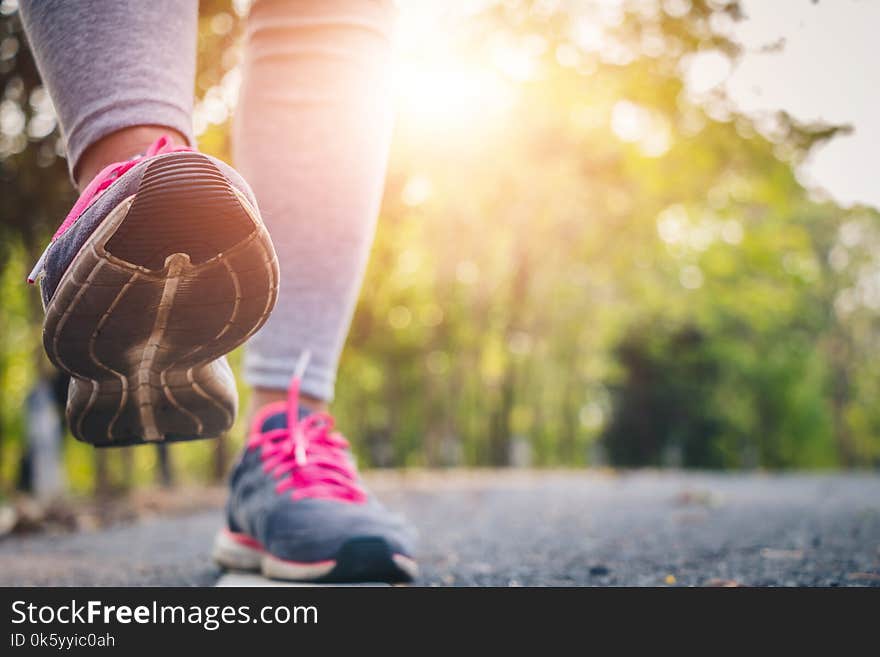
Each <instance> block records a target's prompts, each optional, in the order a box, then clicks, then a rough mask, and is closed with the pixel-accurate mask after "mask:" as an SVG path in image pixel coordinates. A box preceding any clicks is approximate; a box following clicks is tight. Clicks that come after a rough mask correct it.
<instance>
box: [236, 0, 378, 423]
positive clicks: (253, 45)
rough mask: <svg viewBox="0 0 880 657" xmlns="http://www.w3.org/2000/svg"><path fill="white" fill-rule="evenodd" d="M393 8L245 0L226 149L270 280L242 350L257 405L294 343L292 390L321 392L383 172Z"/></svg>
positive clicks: (322, 395)
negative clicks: (247, 199) (274, 262)
mask: <svg viewBox="0 0 880 657" xmlns="http://www.w3.org/2000/svg"><path fill="white" fill-rule="evenodd" d="M394 13H395V10H394V7H393V5H392V3H391V2H390V1H387V2H386V1H374V0H321V1H320V2H308V1H302V0H301V1H292V2H277V1H276V2H273V1H264V0H257V1H256V2H255V3H254V6H253V7H252V9H251V14H250V17H249V18H248V26H247V35H246V41H245V54H244V75H243V83H242V89H241V100H240V105H239V109H238V112H237V115H236V123H235V130H234V156H235V163H236V166H237V167H238V168H239V170H240V171H241V172H242V174H243V175H244V176H245V177H246V178H247V180H248V181H249V182H250V184H251V185H252V186H253V189H254V192H255V193H256V196H257V198H258V199H259V203H260V210H261V212H262V214H263V218H264V220H265V222H266V225H267V227H268V228H269V232H270V234H271V235H272V239H273V241H274V243H275V248H276V251H277V253H278V259H279V264H280V268H281V279H282V282H281V286H280V295H279V301H278V304H277V306H276V307H275V311H274V313H273V314H272V316H271V317H270V318H269V321H268V322H267V323H266V325H265V326H264V327H263V328H262V329H261V330H260V332H259V333H257V335H256V336H254V338H253V339H252V340H251V341H250V343H249V344H248V351H247V353H246V356H245V378H246V380H247V382H248V383H250V384H251V385H252V386H254V387H256V388H257V391H256V392H257V394H256V395H255V399H254V406H255V407H257V408H258V407H260V406H262V405H263V404H264V403H267V402H269V401H273V400H275V399H276V398H282V397H283V395H284V393H283V391H284V389H286V388H287V385H288V383H289V381H290V377H291V374H292V373H293V370H294V365H295V363H296V360H297V357H298V356H299V355H300V353H301V352H302V351H304V350H306V349H308V350H309V351H310V352H311V361H310V365H309V367H308V368H307V370H306V373H305V376H304V379H303V388H302V390H303V394H304V395H307V396H308V397H311V398H312V401H313V402H314V401H316V400H317V401H318V402H320V401H325V402H326V401H329V400H330V399H331V398H332V396H333V386H334V380H335V376H336V367H337V363H338V360H339V355H340V352H341V350H342V346H343V343H344V341H345V337H346V334H347V333H348V328H349V322H350V320H351V315H352V312H353V309H354V305H355V302H356V299H357V295H358V292H359V289H360V286H361V280H362V277H363V273H364V268H365V264H366V260H367V255H368V251H369V248H370V245H371V243H372V239H373V233H374V229H375V222H376V215H377V212H378V209H379V203H380V200H381V194H382V187H383V181H384V176H385V168H386V161H387V154H388V145H389V141H390V134H391V107H390V99H389V92H388V82H389V55H390V34H391V28H392V23H393V19H394ZM319 405H320V404H319Z"/></svg>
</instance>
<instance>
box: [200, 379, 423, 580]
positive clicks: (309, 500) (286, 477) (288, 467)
mask: <svg viewBox="0 0 880 657" xmlns="http://www.w3.org/2000/svg"><path fill="white" fill-rule="evenodd" d="M299 386H300V376H299V374H297V375H295V376H294V378H293V381H292V383H291V386H290V390H289V392H288V399H287V401H280V402H275V403H273V404H269V405H267V406H265V407H263V408H262V409H260V411H259V412H258V413H257V414H256V415H255V417H254V419H253V423H252V426H251V430H250V436H249V438H248V441H247V446H246V448H245V450H244V452H243V454H242V456H241V458H240V459H239V461H238V463H237V464H236V466H235V468H234V470H233V472H232V476H231V482H230V489H231V490H230V495H229V502H228V504H227V509H226V523H227V524H226V527H225V528H224V529H222V530H221V531H220V532H219V533H218V535H217V538H216V540H215V542H214V551H213V556H214V560H215V561H216V562H217V563H218V564H220V565H221V566H222V567H224V568H231V569H235V570H251V571H259V572H262V574H263V575H265V576H266V577H270V578H275V579H283V580H296V581H314V582H408V581H411V580H412V579H414V578H415V577H416V575H417V572H418V569H417V567H416V562H415V560H414V559H413V544H414V541H415V532H414V530H413V529H412V528H411V527H410V526H409V525H408V524H407V523H406V522H405V521H404V520H403V519H402V518H401V517H399V516H397V515H395V514H393V513H391V512H390V511H389V510H388V509H387V508H385V507H384V506H383V505H382V504H381V503H380V502H378V501H377V500H376V499H375V497H374V496H373V495H372V494H370V493H369V492H367V491H366V489H365V488H364V485H363V482H362V481H361V480H360V477H359V476H358V474H357V470H356V467H355V464H354V459H353V457H352V455H351V453H350V451H349V445H348V442H347V441H346V440H345V438H343V437H342V436H341V435H340V434H339V433H337V432H336V431H334V430H333V424H334V421H333V418H332V417H331V416H330V415H329V414H327V413H320V412H309V411H308V410H307V409H305V408H302V407H301V406H300V405H299V403H298V399H299Z"/></svg>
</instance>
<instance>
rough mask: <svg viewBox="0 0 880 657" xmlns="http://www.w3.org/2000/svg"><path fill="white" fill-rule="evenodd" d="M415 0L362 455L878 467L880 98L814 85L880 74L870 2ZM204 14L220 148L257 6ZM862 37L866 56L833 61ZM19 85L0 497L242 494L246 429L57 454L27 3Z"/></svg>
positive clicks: (43, 172)
mask: <svg viewBox="0 0 880 657" xmlns="http://www.w3.org/2000/svg"><path fill="white" fill-rule="evenodd" d="M400 4H401V15H400V26H399V37H398V42H397V44H396V49H397V53H396V57H395V61H396V64H395V65H396V67H397V70H396V71H395V77H396V102H397V108H398V119H397V127H396V133H395V139H394V145H393V153H392V159H391V165H390V171H389V175H388V181H387V186H386V191H385V198H384V205H383V208H382V213H381V219H380V222H379V232H378V236H377V238H376V243H375V247H374V249H373V253H372V259H371V262H370V267H369V271H368V274H367V279H366V283H365V285H364V289H363V293H362V296H361V299H360V304H359V307H358V310H357V313H356V316H355V319H354V323H353V326H352V329H351V335H350V339H349V342H348V345H347V347H346V351H345V354H344V358H343V365H342V371H341V374H340V378H339V386H338V398H337V401H336V402H335V405H334V411H335V414H336V415H337V419H338V422H339V424H340V425H341V427H342V428H343V429H344V431H345V433H346V434H347V435H348V436H350V437H352V438H353V439H354V446H355V449H356V452H357V455H358V457H359V459H360V460H361V462H362V463H363V464H365V465H367V466H373V467H382V468H384V467H395V468H397V467H431V468H442V467H456V466H518V467H560V466H564V467H583V466H623V467H632V466H666V467H686V468H713V469H728V468H729V469H742V468H748V469H754V468H766V469H793V468H798V469H803V468H811V469H812V468H877V467H878V465H880V405H878V404H877V400H878V398H880V369H878V367H877V364H876V362H875V359H874V355H875V353H877V348H878V341H880V259H878V258H880V215H878V213H877V211H876V210H875V209H873V208H872V207H871V203H872V202H874V201H878V202H880V199H877V198H874V199H872V198H871V197H870V195H871V193H874V194H875V195H876V194H877V190H876V189H875V187H876V185H875V183H874V181H872V180H870V172H871V171H872V170H873V171H876V170H877V169H876V167H874V168H873V169H872V168H871V167H870V166H868V164H867V163H866V162H868V161H867V160H866V161H861V160H859V159H858V158H859V157H860V156H857V155H853V154H852V152H851V150H849V151H833V150H831V148H832V147H833V145H834V144H837V143H843V144H847V143H849V144H858V143H861V144H862V146H864V143H863V142H858V140H857V141H855V142H853V141H850V142H847V141H846V140H847V139H849V140H852V139H853V138H854V137H859V136H860V135H862V134H863V132H861V130H862V126H861V125H859V124H856V130H855V131H854V132H853V131H852V126H851V125H848V124H847V123H848V122H849V121H850V120H851V118H852V117H848V116H842V115H840V114H839V113H838V114H836V115H835V110H834V108H832V109H827V101H828V99H831V98H834V99H837V100H838V101H839V103H838V105H839V106H840V105H841V104H842V106H844V107H846V106H847V105H855V106H856V109H858V110H859V111H860V112H862V113H863V114H865V113H867V114H868V115H870V114H873V115H874V116H876V115H877V109H878V106H877V105H874V106H873V107H871V106H870V105H868V104H867V102H866V101H865V98H864V93H865V92H864V90H863V89H862V88H861V87H859V86H858V85H853V86H852V88H851V89H850V92H847V90H846V89H843V90H842V91H841V90H839V89H838V90H836V91H832V92H830V93H829V92H826V91H825V90H824V89H823V88H822V87H821V86H820V85H819V81H820V79H821V77H822V74H823V70H825V72H826V73H827V72H830V75H831V76H832V78H833V79H834V80H838V81H839V80H841V79H847V78H846V75H847V74H848V75H850V76H851V75H852V74H853V71H854V70H855V71H856V72H857V73H856V74H857V75H861V74H863V73H861V72H862V70H863V69H864V67H866V66H867V64H868V62H869V61H873V60H872V59H868V58H866V57H861V55H859V52H858V44H859V43H861V42H860V41H858V39H857V38H856V37H857V36H858V35H859V34H862V33H863V32H864V30H865V28H866V27H869V26H870V25H876V22H874V23H871V22H870V21H867V20H863V19H864V16H861V17H860V15H859V14H858V11H862V12H865V11H867V12H873V11H874V9H871V7H870V3H847V2H843V1H842V0H841V2H838V3H831V4H836V6H837V9H833V8H832V9H829V8H828V5H829V4H830V3H825V2H823V3H818V5H817V3H815V2H810V1H809V0H789V1H788V2H780V3H773V4H772V7H773V11H772V12H770V11H768V8H767V5H769V4H770V3H763V5H764V8H762V7H761V5H762V3H760V2H748V3H745V4H743V3H739V2H730V1H726V0H582V1H574V0H568V1H566V0H531V1H528V0H505V1H490V0H467V1H465V0H456V1H453V2H440V1H439V0H438V1H437V2H429V1H427V0H424V1H415V0H412V1H410V2H401V3H400ZM865 4H868V5H869V6H868V7H865V6H864V5H865ZM201 5H202V17H201V19H200V21H201V22H200V35H199V74H198V78H197V81H196V93H197V96H198V98H199V101H198V107H197V111H196V114H195V116H194V122H195V126H196V131H197V133H198V134H199V139H200V142H199V144H200V147H201V148H202V150H204V151H206V152H208V153H211V154H213V155H217V156H219V157H223V158H226V159H228V157H229V152H230V149H229V122H230V117H231V113H232V111H233V110H234V107H235V102H236V95H237V89H238V82H239V73H238V69H237V62H238V57H239V41H240V35H241V30H242V17H243V16H244V14H245V13H246V10H247V3H246V2H224V1H220V0H210V1H203V2H201ZM859 5H861V7H862V8H861V9H858V6H859ZM842 7H843V8H842ZM846 7H850V9H846ZM853 7H855V9H853ZM874 7H876V5H875V6H874ZM841 11H843V12H844V14H845V12H846V11H850V14H849V16H850V19H849V20H844V22H843V23H842V27H841V29H840V30H839V31H838V32H834V31H833V30H832V31H831V42H830V45H829V42H828V39H827V38H826V39H825V41H823V42H822V43H817V44H812V43H811V42H810V41H809V38H808V37H809V35H810V34H814V33H815V34H820V35H822V34H824V35H826V37H827V36H828V34H829V29H830V28H829V25H831V24H832V23H831V22H829V21H831V19H832V18H834V17H839V16H840V15H841V13H840V12H841ZM821 12H826V14H823V13H821ZM827 12H831V13H830V14H828V13H827ZM875 13H876V12H875ZM853 19H854V20H853ZM762 21H763V22H762ZM838 27H840V26H838ZM783 28H786V29H789V30H790V31H791V30H793V31H792V33H791V34H788V35H786V34H784V33H783V31H782V30H783ZM798 30H800V32H798ZM850 33H851V34H852V35H854V36H853V39H854V40H853V43H854V44H855V45H853V46H852V47H848V50H847V51H848V52H849V53H850V55H851V56H853V57H855V58H856V59H855V60H854V61H846V60H845V59H841V60H840V61H837V60H834V57H837V56H841V57H842V56H843V55H840V44H841V43H842V42H843V41H844V40H845V39H846V38H847V36H848V35H849V34H850ZM799 34H800V37H799V36H798V35H799ZM798 39H800V40H798ZM805 39H806V40H805ZM866 43H870V41H868V42H866ZM823 44H824V45H823ZM863 45H864V44H863ZM832 46H835V47H832ZM792 48H794V51H795V54H794V55H792V54H791V53H792ZM823 48H824V50H823ZM865 52H866V53H867V52H868V51H867V47H866V50H865ZM797 53H800V55H798V54H797ZM835 53H836V54H835ZM792 57H794V59H793V60H792ZM798 57H800V59H798ZM832 60H834V61H832ZM779 62H787V64H785V65H783V66H782V67H781V68H780V67H779V65H778V63H779ZM825 64H827V65H828V68H827V70H826V69H823V65H825ZM785 66H788V68H787V69H786V68H785ZM834 66H837V67H838V69H839V70H840V71H842V73H840V75H837V74H835V72H834V71H835V69H834ZM774 67H776V68H774ZM840 76H843V77H840ZM826 77H827V75H826ZM866 84H867V83H866ZM798 85H800V86H798ZM779 89H788V90H789V91H791V90H793V91H794V95H795V100H796V101H797V102H798V103H799V104H798V105H797V108H796V109H797V111H794V112H792V111H791V108H787V107H782V106H781V105H782V104H783V103H785V102H787V101H786V98H785V97H784V94H783V95H782V96H780V95H779V93H778V92H779ZM847 93H852V94H853V96H852V98H853V99H854V100H853V102H852V103H848V102H847V100H846V99H847ZM0 94H2V100H0V490H2V491H4V493H5V494H6V495H9V494H11V493H12V492H13V491H15V490H16V489H25V490H28V489H30V490H36V491H37V492H39V491H48V492H54V493H57V492H58V491H61V490H64V491H69V492H72V493H74V494H89V493H92V492H99V493H100V492H108V491H112V492H118V491H121V490H127V489H134V488H138V487H144V486H148V485H151V484H155V483H157V482H158V483H161V484H164V485H175V484H176V485H183V484H193V485H201V484H203V483H213V482H218V481H221V480H222V479H223V477H224V475H225V472H226V471H227V468H228V466H229V464H230V462H231V459H232V458H234V456H235V454H236V451H237V450H238V449H239V447H240V445H241V444H242V442H243V431H244V429H243V427H242V426H241V423H239V425H238V426H237V428H236V430H235V431H233V432H232V433H231V434H230V435H229V436H227V437H225V438H224V439H222V440H221V441H217V442H203V443H193V444H178V445H173V446H171V447H169V448H154V447H140V448H135V449H127V450H104V451H96V450H94V449H92V448H91V447H90V446H88V445H83V444H80V443H77V442H76V441H75V440H73V439H72V438H70V437H69V436H67V437H63V434H64V431H63V427H62V426H61V424H60V420H59V417H60V416H59V413H58V410H57V409H58V405H59V404H60V403H62V401H61V400H63V394H64V390H65V388H66V382H65V381H63V380H62V379H60V378H59V377H58V375H57V373H56V372H54V371H53V370H52V368H51V366H50V365H49V364H48V362H47V361H46V359H45V357H44V356H43V354H42V349H41V346H40V323H41V319H42V310H41V308H40V305H39V299H38V294H37V293H36V291H35V290H33V289H30V288H28V287H27V286H26V285H25V284H24V278H25V276H26V274H27V272H28V271H29V269H30V267H31V266H32V264H33V262H34V261H35V260H36V258H37V257H38V255H39V253H40V252H41V251H42V248H43V246H44V245H45V242H46V241H47V240H48V238H49V237H50V235H51V233H52V232H53V231H54V229H55V227H56V226H57V224H58V223H59V222H60V220H61V218H63V217H64V215H65V214H66V213H67V211H68V209H69V207H70V205H71V204H72V203H73V201H74V195H73V192H72V189H71V186H70V184H69V181H68V177H67V170H66V165H65V162H64V160H63V156H64V146H63V143H62V141H61V140H60V138H59V133H58V128H57V125H56V122H55V119H54V116H53V111H52V105H51V102H50V100H49V98H48V97H47V95H46V93H45V91H44V90H43V88H42V87H41V86H40V82H39V79H38V77H37V74H36V70H35V68H34V64H33V60H32V57H31V55H30V52H29V50H28V45H27V42H26V40H25V38H24V35H23V33H22V30H21V25H20V22H19V19H18V16H17V6H16V1H15V0H2V2H0ZM859 94H862V95H859ZM761 99H763V105H762V102H761ZM823 103H826V104H823ZM853 120H854V119H853ZM866 129H869V127H866ZM869 134H870V132H869ZM847 135H849V136H847ZM868 150H869V156H870V153H872V152H875V151H876V141H874V142H873V146H872V147H871V148H869V149H868ZM822 153H825V154H826V156H825V159H824V160H823V159H822V155H821V154H822ZM829 153H830V154H831V155H832V156H834V157H831V159H828V158H829V157H830V156H828V155H827V154H829ZM835 153H837V155H835ZM841 153H843V154H841ZM817 154H819V155H817ZM869 156H866V157H869ZM860 180H861V181H862V183H863V184H862V186H861V187H860V186H859V181H860ZM823 187H825V188H827V190H826V189H823ZM829 190H830V191H829ZM835 190H840V191H839V192H838V193H835ZM233 360H234V362H235V364H236V367H237V366H238V363H239V361H240V354H235V355H234V358H233ZM243 403H246V399H243Z"/></svg>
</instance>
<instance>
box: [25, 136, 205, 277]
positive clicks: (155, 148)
mask: <svg viewBox="0 0 880 657" xmlns="http://www.w3.org/2000/svg"><path fill="white" fill-rule="evenodd" d="M192 150H193V149H192V148H190V147H189V146H175V145H174V144H173V143H172V141H171V139H170V138H169V137H168V135H162V136H161V137H159V138H158V139H157V140H156V141H154V142H153V143H152V144H151V145H150V147H149V148H148V149H147V150H146V152H145V153H144V154H143V155H136V156H134V157H133V158H131V159H130V160H126V161H125V162H114V163H113V164H109V165H107V166H106V167H104V168H103V169H101V171H99V172H98V175H96V176H95V177H94V178H92V181H91V182H90V183H89V184H88V185H87V186H86V188H85V189H84V190H83V192H82V194H80V195H79V198H78V199H77V200H76V203H74V204H73V207H72V208H70V212H68V213H67V216H66V217H65V218H64V221H62V222H61V225H60V226H59V227H58V230H56V231H55V234H54V235H53V236H52V241H51V242H49V246H52V243H53V242H54V241H55V240H57V239H58V238H59V237H61V236H62V235H63V234H64V233H65V232H66V231H67V229H68V228H70V227H71V226H72V225H73V224H74V223H75V222H76V220H77V219H79V217H80V215H82V213H83V212H84V211H85V209H86V208H88V207H89V206H90V205H91V204H92V203H93V202H94V201H95V199H97V198H98V197H99V196H100V195H101V194H102V193H103V192H104V190H106V189H107V188H108V187H110V185H112V184H113V183H114V182H115V181H116V180H118V179H119V178H120V177H121V176H122V175H123V174H124V173H126V172H127V171H128V170H129V169H131V168H132V167H133V166H134V165H136V164H137V163H138V162H140V161H141V160H144V159H147V158H150V157H155V156H156V155H164V154H166V153H176V152H178V151H192ZM48 251H49V248H48V247H47V248H46V251H44V252H43V255H42V256H41V257H40V259H39V261H38V262H37V264H36V266H35V267H34V270H33V271H32V272H31V274H30V276H28V283H34V282H35V281H36V279H37V276H38V275H39V272H40V271H41V270H42V268H43V262H44V261H45V259H46V253H47V252H48Z"/></svg>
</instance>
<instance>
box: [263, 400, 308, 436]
mask: <svg viewBox="0 0 880 657" xmlns="http://www.w3.org/2000/svg"><path fill="white" fill-rule="evenodd" d="M310 413H311V411H310V410H309V409H307V408H306V407H305V406H300V407H299V419H300V420H303V419H305V418H306V416H308V415H309V414H310ZM286 428H287V411H282V412H281V413H275V414H274V415H270V416H269V417H267V418H266V419H265V420H264V421H263V426H262V427H260V431H261V432H262V433H265V432H266V431H270V430H272V429H286Z"/></svg>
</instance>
